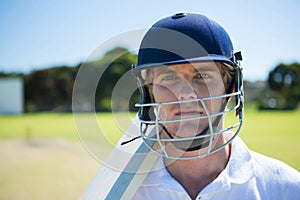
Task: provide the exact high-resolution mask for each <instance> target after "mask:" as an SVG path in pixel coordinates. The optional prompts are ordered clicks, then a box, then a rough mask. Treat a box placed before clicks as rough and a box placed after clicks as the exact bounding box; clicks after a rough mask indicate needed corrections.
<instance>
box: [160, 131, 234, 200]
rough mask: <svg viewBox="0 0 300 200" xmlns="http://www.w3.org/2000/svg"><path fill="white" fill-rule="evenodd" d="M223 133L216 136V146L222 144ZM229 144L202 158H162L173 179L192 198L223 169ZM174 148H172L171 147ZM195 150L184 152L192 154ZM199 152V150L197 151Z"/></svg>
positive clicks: (228, 155)
mask: <svg viewBox="0 0 300 200" xmlns="http://www.w3.org/2000/svg"><path fill="white" fill-rule="evenodd" d="M224 142H225V139H224V137H223V135H221V136H220V137H219V138H218V141H217V143H216V145H217V146H219V145H220V144H222V143H223V144H224ZM230 149H231V147H230V145H228V146H226V147H225V148H224V149H222V150H220V151H218V152H216V153H213V154H211V155H209V156H206V157H204V158H196V159H190V160H174V159H168V158H164V163H165V166H166V168H167V170H168V171H169V173H170V174H171V175H172V177H173V178H174V179H176V180H177V181H178V182H179V183H180V184H181V185H182V186H183V187H184V188H185V190H186V191H187V192H188V193H189V195H190V196H191V197H192V199H194V198H196V196H197V195H198V194H199V192H200V191H201V190H202V189H203V188H204V187H205V186H207V185H208V184H209V183H210V182H212V181H213V180H215V179H216V178H217V177H218V175H219V174H220V173H221V172H222V171H223V170H224V168H225V167H226V165H227V162H228V160H229V157H230ZM173 150H174V149H173ZM192 153H194V154H195V153H197V151H195V152H186V153H184V154H192ZM198 153H199V151H198Z"/></svg>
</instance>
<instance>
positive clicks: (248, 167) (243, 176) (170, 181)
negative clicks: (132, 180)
mask: <svg viewBox="0 0 300 200" xmlns="http://www.w3.org/2000/svg"><path fill="white" fill-rule="evenodd" d="M251 160H252V157H251V154H250V151H249V149H248V148H247V146H246V145H245V143H244V142H243V141H242V140H241V139H240V138H239V137H236V138H235V139H234V140H233V142H232V149H231V155H230V158H229V162H228V164H227V166H226V168H225V169H224V170H223V171H222V172H221V174H220V175H219V176H218V177H217V178H216V179H215V180H214V181H213V182H212V183H210V184H209V185H208V186H207V187H206V188H204V189H203V190H202V192H201V193H210V192H216V191H220V190H229V189H230V187H231V186H230V185H231V183H234V184H242V183H245V182H247V181H248V180H250V179H251V178H252V177H254V176H255V171H254V167H253V164H252V162H251ZM154 169H155V170H153V171H151V172H150V173H149V174H148V176H147V177H146V179H145V181H144V183H143V184H142V185H143V186H159V187H160V189H161V190H172V191H184V189H183V188H182V186H181V185H180V184H174V181H175V182H176V180H175V179H174V178H173V177H172V176H171V175H170V174H169V172H168V171H167V169H166V168H165V167H164V163H163V159H162V158H161V157H160V158H159V159H158V160H157V161H156V163H155V166H154ZM162 180H163V181H162Z"/></svg>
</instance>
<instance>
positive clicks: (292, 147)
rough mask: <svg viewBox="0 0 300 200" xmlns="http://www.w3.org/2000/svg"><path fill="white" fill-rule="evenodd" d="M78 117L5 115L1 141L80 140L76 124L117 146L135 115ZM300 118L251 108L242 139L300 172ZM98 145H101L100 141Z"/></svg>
mask: <svg viewBox="0 0 300 200" xmlns="http://www.w3.org/2000/svg"><path fill="white" fill-rule="evenodd" d="M76 116H77V117H76V119H77V120H76V122H75V121H74V118H73V115H72V114H60V113H39V114H24V115H19V116H5V115H2V116H0V140H7V139H23V140H34V139H47V138H48V139H51V138H52V139H53V138H62V139H67V140H78V139H79V137H78V134H77V128H78V127H76V126H75V124H76V125H79V124H84V125H83V127H82V126H81V129H78V130H79V135H81V136H82V133H81V132H82V129H84V130H87V132H91V133H92V132H94V133H95V135H96V134H97V132H99V130H100V131H102V132H103V133H104V136H105V137H106V139H108V140H109V141H110V142H111V143H115V142H116V141H117V140H118V138H119V137H120V135H121V134H122V132H123V131H124V130H125V129H126V127H127V126H128V125H129V120H130V118H132V117H133V116H134V114H130V115H128V114H124V113H123V114H122V113H121V114H118V115H116V117H115V118H112V115H111V114H109V113H98V114H96V116H95V115H91V114H79V115H76ZM299 117H300V109H298V110H295V111H263V112H262V111H258V110H256V109H254V108H253V107H249V108H247V109H246V110H245V120H244V125H243V128H242V131H241V133H240V136H241V137H242V138H243V139H244V141H245V142H246V143H247V145H248V146H249V147H250V148H251V149H253V150H255V151H258V152H260V153H263V154H266V155H269V156H272V157H275V158H277V159H280V160H282V161H284V162H287V163H288V164H290V165H292V166H293V167H295V168H296V169H298V170H300V156H299V152H300V145H299V143H298V142H299V141H300V122H299ZM90 121H93V123H90ZM227 121H231V119H230V118H229V119H228V120H227ZM95 122H96V123H97V124H96V125H95ZM94 126H95V128H94V129H93V127H94ZM91 140H92V139H91ZM95 141H96V142H97V140H95Z"/></svg>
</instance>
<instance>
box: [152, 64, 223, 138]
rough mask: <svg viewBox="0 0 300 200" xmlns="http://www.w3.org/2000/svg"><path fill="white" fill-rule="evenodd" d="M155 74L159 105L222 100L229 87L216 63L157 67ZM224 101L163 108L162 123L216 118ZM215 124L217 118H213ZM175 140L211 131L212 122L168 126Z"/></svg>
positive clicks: (155, 96)
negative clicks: (201, 99)
mask: <svg viewBox="0 0 300 200" xmlns="http://www.w3.org/2000/svg"><path fill="white" fill-rule="evenodd" d="M152 70H153V71H152V72H151V73H152V75H153V80H152V84H153V87H152V93H153V98H154V101H155V102H169V101H178V100H179V101H180V100H190V99H196V98H205V97H210V96H219V95H223V94H225V89H224V88H225V87H224V84H223V80H222V77H221V73H220V71H219V68H218V66H217V65H216V63H214V62H200V63H193V64H191V63H186V64H176V65H171V66H161V67H155V68H153V69H152ZM223 102H224V99H220V98H217V99H208V100H203V102H202V103H201V101H193V102H184V103H174V104H168V105H162V106H161V111H160V113H159V118H160V120H174V119H184V118H192V117H197V116H207V115H213V114H215V113H218V112H220V110H221V107H222V103H223ZM211 119H212V121H214V120H215V117H212V118H211ZM163 125H164V127H165V128H166V129H167V130H168V131H169V132H170V133H171V134H172V135H173V137H189V136H195V135H198V134H199V133H201V132H202V131H203V130H205V129H206V128H207V127H208V119H207V118H205V119H194V120H188V121H184V120H183V121H180V122H171V123H164V124H163Z"/></svg>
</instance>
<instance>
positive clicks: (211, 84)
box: [86, 13, 300, 200]
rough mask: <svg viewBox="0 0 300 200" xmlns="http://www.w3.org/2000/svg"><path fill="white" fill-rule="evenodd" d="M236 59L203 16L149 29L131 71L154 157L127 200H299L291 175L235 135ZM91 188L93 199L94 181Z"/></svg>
mask: <svg viewBox="0 0 300 200" xmlns="http://www.w3.org/2000/svg"><path fill="white" fill-rule="evenodd" d="M241 60H242V56H241V53H240V52H235V51H234V49H233V44H232V42H231V39H230V37H229V35H228V33H227V32H226V31H225V30H224V28H223V27H222V26H221V25H219V24H218V23H217V22H215V21H213V20H211V19H209V18H208V17H206V16H204V15H200V14H192V13H177V14H175V15H172V16H169V17H166V18H164V19H161V20H159V21H158V22H156V23H155V24H154V25H153V26H152V27H151V28H150V29H149V30H148V32H147V33H146V34H145V36H144V38H143V40H142V42H141V45H140V49H139V52H138V63H137V65H136V66H135V67H134V68H133V69H132V72H133V74H134V75H135V76H136V77H137V79H138V83H139V88H140V91H141V101H140V103H139V104H137V106H138V107H139V108H140V110H139V113H138V121H139V127H140V128H139V130H140V136H141V138H142V141H143V144H144V145H145V146H147V148H149V149H150V150H151V152H154V153H155V154H156V155H158V158H157V159H156V160H155V161H153V162H154V164H153V167H152V168H151V170H149V172H148V173H146V175H145V177H144V178H143V179H142V181H141V182H140V183H139V184H136V185H135V187H136V188H135V189H134V190H131V193H132V194H131V196H130V199H136V200H140V199H143V200H145V199H149V200H150V199H178V200H179V199H201V200H202V199H245V200H246V199H263V200H266V199H270V200H274V199H280V200H282V199H289V200H290V199H295V200H296V199H299V198H300V174H299V172H298V171H297V170H295V169H293V168H292V167H290V166H288V165H287V164H285V163H283V162H281V161H278V160H275V159H272V158H269V157H267V156H264V155H261V154H259V153H256V152H253V151H251V150H249V149H248V147H247V146H246V145H245V144H244V142H243V141H242V140H241V138H239V137H238V136H237V134H238V133H239V132H240V130H241V126H242V124H243V114H244V108H243V106H244V96H243V95H244V94H243V76H242V68H241V65H240V61H241ZM225 116H231V118H235V121H232V120H230V122H227V121H226V119H225ZM149 129H151V130H152V131H148V130H149ZM261 134H263V133H261ZM283 134H284V133H283ZM125 145H129V146H130V145H131V142H129V143H128V144H125ZM116 159H117V158H116ZM133 164H134V163H133ZM90 187H92V188H93V189H92V190H89V192H90V193H94V194H96V193H97V190H98V189H99V187H98V188H97V181H94V184H92V185H91V186H90ZM114 193H116V192H114ZM86 197H90V198H86V199H97V195H94V196H93V195H90V196H89V195H86ZM106 199H110V198H109V197H106ZM111 199H112V198H111ZM125 199H126V198H125Z"/></svg>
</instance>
